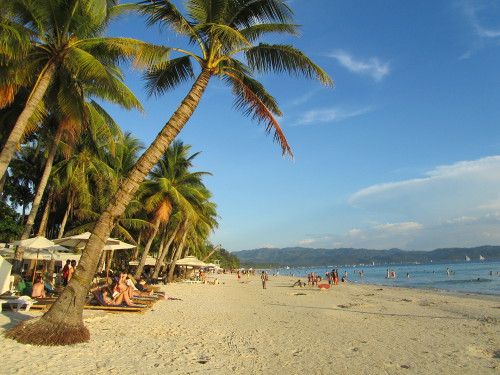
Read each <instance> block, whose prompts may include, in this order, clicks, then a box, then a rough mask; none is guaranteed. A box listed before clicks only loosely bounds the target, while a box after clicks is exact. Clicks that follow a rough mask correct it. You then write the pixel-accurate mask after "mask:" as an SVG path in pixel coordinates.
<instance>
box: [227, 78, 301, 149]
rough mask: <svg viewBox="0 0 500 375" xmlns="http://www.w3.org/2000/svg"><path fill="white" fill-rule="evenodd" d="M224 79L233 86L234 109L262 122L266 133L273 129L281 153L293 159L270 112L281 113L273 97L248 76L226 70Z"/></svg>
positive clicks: (282, 134)
mask: <svg viewBox="0 0 500 375" xmlns="http://www.w3.org/2000/svg"><path fill="white" fill-rule="evenodd" d="M224 79H225V81H226V82H228V83H229V84H230V85H231V86H232V88H233V94H234V96H235V107H236V109H238V110H241V111H242V112H243V114H245V115H248V116H252V119H253V120H256V121H257V122H263V123H264V124H265V129H266V133H267V134H269V133H270V132H271V130H274V136H273V139H274V141H275V142H277V143H278V144H279V145H280V147H281V153H282V155H283V156H285V155H286V154H288V155H289V156H290V157H291V158H292V159H293V154H292V150H291V148H290V146H289V145H288V141H287V140H286V137H285V134H284V133H283V131H282V130H281V127H280V126H279V124H278V121H276V119H275V118H274V116H273V114H272V111H274V112H276V113H277V114H281V112H279V109H278V106H277V103H276V101H275V100H274V98H273V97H272V96H271V95H269V94H268V93H267V92H266V91H265V90H264V87H263V86H262V85H261V84H260V83H259V82H257V81H256V80H254V79H252V78H250V77H248V76H236V75H235V74H233V73H232V72H229V71H227V70H226V71H225V72H224ZM266 103H267V104H268V105H269V107H268V106H267V105H266Z"/></svg>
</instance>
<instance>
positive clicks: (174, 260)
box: [167, 219, 189, 282]
mask: <svg viewBox="0 0 500 375" xmlns="http://www.w3.org/2000/svg"><path fill="white" fill-rule="evenodd" d="M188 225H189V220H188V219H185V220H184V222H183V223H182V228H181V231H182V232H183V234H182V239H181V243H180V244H179V246H177V249H176V251H175V254H173V258H172V262H171V263H170V269H169V270H168V275H167V281H168V282H171V281H172V280H173V278H174V271H175V264H176V263H177V261H178V260H179V258H180V257H181V254H182V250H183V249H184V242H185V241H186V236H187V234H188Z"/></svg>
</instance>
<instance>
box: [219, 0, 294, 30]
mask: <svg viewBox="0 0 500 375" xmlns="http://www.w3.org/2000/svg"><path fill="white" fill-rule="evenodd" d="M234 3H235V7H234V8H233V9H232V15H231V22H230V23H229V24H230V25H233V26H235V27H237V28H240V29H243V28H247V27H249V26H251V25H255V24H259V23H274V22H278V23H284V24H288V23H291V22H292V20H293V17H294V14H293V12H292V10H291V9H290V8H289V7H288V5H286V4H285V2H284V1H282V0H252V1H240V2H234Z"/></svg>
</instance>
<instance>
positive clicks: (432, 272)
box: [269, 260, 500, 295]
mask: <svg viewBox="0 0 500 375" xmlns="http://www.w3.org/2000/svg"><path fill="white" fill-rule="evenodd" d="M334 268H336V269H338V270H339V278H342V276H343V275H344V271H347V280H348V281H349V282H351V283H358V284H363V283H365V284H376V285H392V286H401V287H409V288H418V289H434V290H447V291H453V292H465V293H479V294H493V295H500V261H488V260H485V261H471V262H453V263H422V264H392V265H390V264H387V265H377V266H356V267H352V266H349V267H334ZM447 268H449V269H450V275H449V276H448V275H447V272H446V269H447ZM387 269H390V270H391V271H392V270H394V271H395V272H396V278H395V279H387V278H386V275H387ZM331 270H332V268H331V267H323V268H294V269H279V270H270V271H269V272H270V273H276V272H279V274H280V275H290V276H292V275H294V276H296V277H301V278H305V277H307V274H308V273H310V272H315V273H316V274H317V275H318V276H322V277H324V276H325V272H326V271H331ZM355 271H357V272H356V273H355ZM360 271H364V277H363V278H361V277H360V275H359V273H360ZM406 274H409V276H410V277H409V278H407V277H406Z"/></svg>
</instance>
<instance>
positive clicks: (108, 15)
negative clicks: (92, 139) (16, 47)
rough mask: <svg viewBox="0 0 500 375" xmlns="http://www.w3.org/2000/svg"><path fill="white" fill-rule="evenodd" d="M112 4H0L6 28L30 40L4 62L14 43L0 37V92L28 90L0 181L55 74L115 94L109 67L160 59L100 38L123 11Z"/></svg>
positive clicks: (132, 43)
mask: <svg viewBox="0 0 500 375" xmlns="http://www.w3.org/2000/svg"><path fill="white" fill-rule="evenodd" d="M116 3H117V0H106V1H102V0H8V1H5V0H1V1H0V5H2V6H5V7H6V9H8V10H9V13H8V15H9V16H10V17H11V19H10V22H11V23H16V22H15V21H17V27H18V30H22V28H23V27H24V30H25V31H26V33H28V35H30V38H29V43H28V45H27V46H25V47H24V48H23V49H22V50H21V51H22V52H23V53H22V59H19V58H15V59H14V58H9V57H5V56H10V55H9V54H8V52H9V51H10V50H11V49H12V47H11V45H10V44H9V43H7V42H6V41H7V40H11V39H12V38H10V34H8V33H7V32H4V33H3V34H2V35H0V42H2V43H0V57H4V60H5V63H4V64H3V66H2V68H3V69H0V87H2V85H3V86H8V85H9V83H11V82H14V84H12V85H11V86H10V87H11V90H15V88H16V87H17V86H19V82H20V81H23V80H24V82H28V83H29V85H28V86H29V87H30V89H31V92H30V95H29V97H28V100H27V102H26V104H25V106H24V109H23V111H22V112H21V114H20V115H19V117H18V119H17V121H16V123H15V125H14V127H13V129H12V131H11V132H10V135H9V137H8V139H7V141H6V142H5V145H4V148H3V149H2V152H1V153H0V179H1V178H2V177H3V176H4V174H5V173H6V170H7V167H8V165H9V163H10V160H11V159H12V156H13V155H14V152H15V150H16V148H17V146H18V144H19V142H20V141H21V139H22V137H23V134H24V131H25V128H26V125H27V124H28V121H29V119H30V118H31V116H32V115H33V113H34V111H35V110H36V108H37V106H38V105H39V104H40V102H41V101H42V99H43V97H44V95H45V92H46V91H47V89H48V87H49V85H50V84H52V82H53V79H54V76H55V74H56V72H61V71H66V73H67V76H68V77H72V78H73V80H74V81H80V80H84V81H89V80H94V81H95V82H101V83H102V84H105V85H108V86H110V87H112V88H114V90H116V91H119V90H120V89H121V88H122V87H121V85H120V84H119V83H118V82H117V80H116V77H113V76H112V75H110V74H109V70H108V69H106V65H107V64H110V63H114V64H117V63H120V62H122V61H124V60H133V59H134V60H135V62H136V63H138V64H140V63H150V62H151V61H152V60H151V59H152V58H153V57H154V56H156V55H157V53H160V54H162V52H159V51H160V50H159V49H157V48H154V47H152V46H151V45H149V44H147V43H144V42H141V41H137V40H133V39H127V38H110V37H103V36H102V34H103V31H104V29H105V28H106V26H107V24H108V23H109V21H110V20H111V19H112V18H113V17H115V16H116V15H117V14H119V13H120V12H122V11H123V9H126V8H127V7H124V6H119V5H115V4H116ZM0 31H2V29H1V28H0ZM17 34H19V35H20V37H19V38H17V39H15V40H16V41H19V43H20V42H23V41H26V39H27V38H26V37H25V36H24V35H22V34H21V32H20V31H18V33H17ZM17 34H16V35H17ZM20 54H21V53H20ZM12 72H14V73H12ZM33 72H36V73H35V74H36V76H33ZM13 77H14V78H13ZM9 79H10V81H9Z"/></svg>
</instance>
